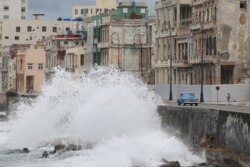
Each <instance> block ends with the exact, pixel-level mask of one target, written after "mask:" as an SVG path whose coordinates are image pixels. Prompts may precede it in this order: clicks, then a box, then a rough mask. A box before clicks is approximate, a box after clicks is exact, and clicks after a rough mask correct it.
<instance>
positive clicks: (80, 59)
mask: <svg viewBox="0 0 250 167" xmlns="http://www.w3.org/2000/svg"><path fill="white" fill-rule="evenodd" d="M87 62H88V60H87V57H86V56H85V51H84V48H83V47H75V48H69V49H67V50H66V55H65V69H66V71H69V72H76V73H82V72H84V71H86V70H87V68H86V64H87Z"/></svg>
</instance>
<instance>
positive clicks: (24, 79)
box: [1, 44, 45, 94]
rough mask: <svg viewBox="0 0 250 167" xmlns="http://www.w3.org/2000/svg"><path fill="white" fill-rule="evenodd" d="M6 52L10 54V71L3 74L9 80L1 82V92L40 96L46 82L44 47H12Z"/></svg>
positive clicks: (39, 45)
mask: <svg viewBox="0 0 250 167" xmlns="http://www.w3.org/2000/svg"><path fill="white" fill-rule="evenodd" d="M5 50H6V51H7V52H8V53H9V54H8V71H7V73H3V72H2V73H1V75H2V77H3V76H4V75H6V74H7V76H5V78H7V80H6V79H5V80H2V81H1V88H2V90H1V92H7V91H16V92H17V93H19V94H23V93H25V94H26V93H28V94H38V93H39V92H40V91H41V86H42V85H43V83H44V81H45V73H44V65H45V51H44V48H43V45H41V44H37V45H11V46H9V47H6V48H5ZM4 53H6V52H4ZM6 56H7V55H6Z"/></svg>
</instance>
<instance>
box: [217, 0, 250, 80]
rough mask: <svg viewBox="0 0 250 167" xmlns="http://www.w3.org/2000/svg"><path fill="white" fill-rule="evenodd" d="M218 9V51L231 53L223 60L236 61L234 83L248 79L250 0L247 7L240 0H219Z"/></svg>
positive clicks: (249, 69) (249, 67) (225, 61)
mask: <svg viewBox="0 0 250 167" xmlns="http://www.w3.org/2000/svg"><path fill="white" fill-rule="evenodd" d="M217 10H218V22H217V28H218V34H217V35H218V51H219V52H221V53H229V57H226V58H223V57H222V62H224V63H227V61H233V62H234V63H235V71H234V76H235V78H234V83H239V82H243V81H246V78H247V77H249V76H247V75H246V74H247V72H248V71H250V66H249V54H250V44H249V42H250V39H249V25H250V23H249V18H250V14H249V13H250V2H249V1H247V6H246V9H242V8H240V1H239V0H223V1H221V0H218V3H217ZM219 58H221V57H219Z"/></svg>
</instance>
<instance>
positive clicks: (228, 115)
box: [158, 106, 250, 155]
mask: <svg viewBox="0 0 250 167" xmlns="http://www.w3.org/2000/svg"><path fill="white" fill-rule="evenodd" d="M158 113H159V115H160V116H161V118H162V127H163V128H170V129H175V130H177V131H179V134H180V137H181V138H182V139H183V140H184V141H186V142H188V143H190V144H192V145H196V146H201V145H203V144H206V146H209V147H210V146H212V147H219V148H225V149H228V150H230V151H232V152H236V153H240V154H246V155H247V154H248V155H249V154H250V128H249V126H250V113H240V112H237V111H235V112H229V111H221V110H215V109H203V108H190V107H171V106H159V107H158Z"/></svg>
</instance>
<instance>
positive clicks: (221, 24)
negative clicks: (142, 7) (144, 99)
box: [155, 0, 250, 85]
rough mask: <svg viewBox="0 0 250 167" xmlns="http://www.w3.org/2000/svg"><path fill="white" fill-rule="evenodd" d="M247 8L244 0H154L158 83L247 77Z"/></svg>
mask: <svg viewBox="0 0 250 167" xmlns="http://www.w3.org/2000/svg"><path fill="white" fill-rule="evenodd" d="M249 10H250V3H248V2H247V1H246V0H239V1H220V0H178V1H177V0H176V1H172V0H158V1H156V14H157V21H156V45H157V50H158V53H157V54H156V55H157V56H156V62H155V68H156V83H157V84H169V83H170V82H172V83H173V84H185V85H186V84H188V85H192V84H201V81H202V82H203V83H204V84H235V83H245V82H248V80H249V78H250V73H249V71H250V68H249V64H250V58H249V57H250V56H249V53H250V52H249V51H250V48H249V46H250V41H249V38H248V34H249V24H250V22H249V21H248V18H250V17H249V16H250V13H249V12H248V11H249Z"/></svg>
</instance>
